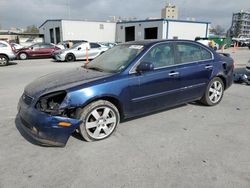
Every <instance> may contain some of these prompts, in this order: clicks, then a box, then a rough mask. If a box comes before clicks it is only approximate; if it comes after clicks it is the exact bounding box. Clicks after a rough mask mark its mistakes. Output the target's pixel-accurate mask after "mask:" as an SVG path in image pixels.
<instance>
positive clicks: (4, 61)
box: [0, 55, 9, 66]
mask: <svg viewBox="0 0 250 188" xmlns="http://www.w3.org/2000/svg"><path fill="white" fill-rule="evenodd" d="M8 64H9V58H8V57H7V56H5V55H0V66H7V65H8Z"/></svg>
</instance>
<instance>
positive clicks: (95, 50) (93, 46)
mask: <svg viewBox="0 0 250 188" xmlns="http://www.w3.org/2000/svg"><path fill="white" fill-rule="evenodd" d="M86 49H88V52H87V50H86ZM108 49H109V48H108V47H107V46H104V45H101V44H98V43H93V42H90V43H88V42H80V43H76V44H75V45H73V46H72V48H68V49H64V50H59V51H55V52H54V53H53V56H52V57H53V59H55V60H56V61H67V62H70V61H76V60H85V59H86V55H87V53H88V58H89V59H94V58H96V57H97V56H99V55H100V54H102V53H103V52H105V51H106V50H108Z"/></svg>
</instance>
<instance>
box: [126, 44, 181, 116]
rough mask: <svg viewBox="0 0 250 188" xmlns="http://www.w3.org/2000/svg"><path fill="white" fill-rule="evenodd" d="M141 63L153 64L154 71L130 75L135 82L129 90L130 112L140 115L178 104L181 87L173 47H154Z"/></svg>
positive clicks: (162, 45) (170, 45) (167, 45)
mask: <svg viewBox="0 0 250 188" xmlns="http://www.w3.org/2000/svg"><path fill="white" fill-rule="evenodd" d="M142 62H151V63H153V65H154V70H153V71H149V72H142V73H140V74H139V73H135V75H132V76H133V77H136V78H134V79H137V82H136V84H135V85H133V86H132V87H131V89H130V97H131V103H132V104H131V111H132V112H133V113H134V114H142V113H145V112H148V111H151V110H156V109H161V108H164V107H166V106H173V105H175V104H178V102H179V91H180V87H181V85H180V77H179V70H178V69H176V66H175V52H174V47H173V45H172V44H171V43H163V44H158V45H156V46H154V47H153V48H151V49H150V50H149V51H148V52H147V54H146V55H145V56H144V57H143V58H142V59H141V60H140V63H142ZM140 63H139V64H140Z"/></svg>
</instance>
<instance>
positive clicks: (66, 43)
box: [56, 40, 87, 50]
mask: <svg viewBox="0 0 250 188" xmlns="http://www.w3.org/2000/svg"><path fill="white" fill-rule="evenodd" d="M70 41H71V42H72V43H73V45H75V44H77V43H80V42H87V41H86V40H70ZM68 43H69V40H67V41H63V42H59V43H58V44H57V45H56V46H57V47H58V48H60V49H62V50H63V49H66V48H68Z"/></svg>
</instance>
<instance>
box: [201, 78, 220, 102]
mask: <svg viewBox="0 0 250 188" xmlns="http://www.w3.org/2000/svg"><path fill="white" fill-rule="evenodd" d="M223 94H224V83H223V81H222V80H221V79H220V78H219V77H215V78H213V79H212V80H211V81H210V82H209V84H208V86H207V89H206V92H205V94H204V96H203V97H202V98H201V100H200V102H201V103H203V104H205V105H207V106H214V105H217V104H219V103H220V101H221V99H222V97H223Z"/></svg>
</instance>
